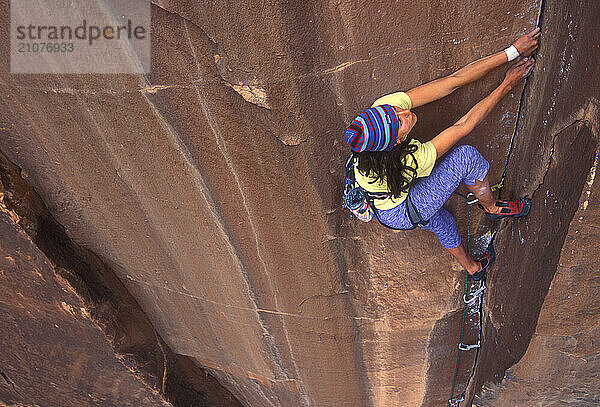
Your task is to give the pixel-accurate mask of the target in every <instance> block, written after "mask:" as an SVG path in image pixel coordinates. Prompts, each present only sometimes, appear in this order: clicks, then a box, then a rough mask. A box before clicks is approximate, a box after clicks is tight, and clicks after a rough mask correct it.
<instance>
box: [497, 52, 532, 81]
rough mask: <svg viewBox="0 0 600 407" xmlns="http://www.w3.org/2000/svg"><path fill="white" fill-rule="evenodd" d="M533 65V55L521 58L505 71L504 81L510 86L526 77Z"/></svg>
mask: <svg viewBox="0 0 600 407" xmlns="http://www.w3.org/2000/svg"><path fill="white" fill-rule="evenodd" d="M534 65H535V59H533V57H528V58H523V59H521V60H520V61H519V62H517V63H516V64H515V65H513V66H512V67H510V69H509V70H508V71H507V72H506V76H505V77H504V82H505V83H506V84H507V85H509V86H510V87H511V88H512V87H513V86H515V85H516V84H517V83H518V82H519V81H520V80H521V79H523V78H526V77H528V76H529V75H530V74H531V72H532V71H533V66H534Z"/></svg>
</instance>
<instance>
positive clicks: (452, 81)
mask: <svg viewBox="0 0 600 407" xmlns="http://www.w3.org/2000/svg"><path fill="white" fill-rule="evenodd" d="M540 35H541V32H540V28H539V27H538V28H536V29H535V30H533V31H531V32H530V33H528V34H525V35H523V36H522V37H521V38H519V39H518V40H516V41H515V42H514V43H513V45H514V46H515V48H516V49H517V51H518V53H519V55H520V56H522V57H528V56H530V55H533V53H534V52H535V51H536V49H537V47H538V39H539V37H540ZM506 62H508V55H507V53H506V52H504V51H498V52H496V53H495V54H492V55H488V56H486V57H483V58H480V59H478V60H477V61H474V62H471V63H470V64H468V65H467V66H464V67H462V68H461V69H459V70H458V71H456V72H454V73H452V74H450V75H448V76H445V77H443V78H440V79H436V80H433V81H431V82H428V83H425V84H423V85H421V86H417V87H416V88H413V89H411V90H409V91H407V92H406V93H407V94H408V96H409V97H410V100H411V101H412V107H413V108H414V107H418V106H422V105H425V104H427V103H429V102H433V101H435V100H438V99H441V98H443V97H444V96H447V95H449V94H451V93H452V92H454V91H455V90H456V89H458V88H460V87H461V86H464V85H466V84H468V83H471V82H473V81H476V80H477V79H479V78H481V77H483V76H485V74H487V73H488V72H490V71H491V70H492V69H494V68H497V67H499V66H500V65H503V64H504V63H506Z"/></svg>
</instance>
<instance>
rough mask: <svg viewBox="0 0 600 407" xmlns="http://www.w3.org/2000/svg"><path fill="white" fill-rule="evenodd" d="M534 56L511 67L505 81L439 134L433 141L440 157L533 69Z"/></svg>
mask: <svg viewBox="0 0 600 407" xmlns="http://www.w3.org/2000/svg"><path fill="white" fill-rule="evenodd" d="M534 63H535V61H534V59H533V58H529V59H523V60H521V61H519V62H518V63H517V64H516V65H514V66H513V67H511V68H510V69H509V70H508V72H506V77H505V78H504V81H502V83H501V84H500V86H498V87H497V88H496V89H494V91H493V92H492V93H490V94H489V95H488V96H487V97H486V98H484V99H483V100H481V101H480V102H479V103H477V104H476V105H475V106H473V107H472V108H471V110H469V111H468V112H467V114H466V115H464V116H463V117H462V118H461V119H460V120H459V121H457V122H456V123H455V124H454V125H453V126H451V127H449V128H447V129H446V130H444V131H443V132H441V133H440V134H438V135H437V136H435V137H434V138H433V139H432V140H431V143H432V144H433V146H434V147H435V150H436V151H437V156H438V158H439V157H441V156H442V155H443V154H445V153H446V152H447V151H448V150H450V149H451V148H452V146H454V145H455V144H456V143H457V142H458V141H459V140H460V139H462V138H463V137H464V136H466V135H467V134H469V133H470V132H471V131H472V130H473V128H475V126H476V125H477V124H479V123H480V122H481V121H482V120H483V119H484V118H485V117H486V116H487V115H488V114H489V112H490V111H491V110H492V108H493V107H494V106H496V105H497V104H498V102H499V101H500V100H501V99H502V98H503V97H504V96H505V95H506V94H507V93H508V92H510V90H511V89H512V88H513V87H514V86H515V85H516V84H517V82H519V80H521V79H522V78H525V77H526V76H527V75H529V74H530V73H531V71H532V70H533V64H534Z"/></svg>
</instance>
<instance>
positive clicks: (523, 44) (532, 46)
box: [513, 27, 542, 57]
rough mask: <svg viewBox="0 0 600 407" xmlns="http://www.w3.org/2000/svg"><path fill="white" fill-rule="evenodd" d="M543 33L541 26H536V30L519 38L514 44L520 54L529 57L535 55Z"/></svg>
mask: <svg viewBox="0 0 600 407" xmlns="http://www.w3.org/2000/svg"><path fill="white" fill-rule="evenodd" d="M541 35H542V32H541V30H540V27H536V28H535V30H533V31H531V32H530V33H529V34H525V35H524V36H522V37H521V38H519V39H518V40H516V41H515V42H514V43H513V45H514V46H515V48H516V49H517V51H519V55H520V56H521V57H528V56H530V55H533V54H534V53H535V51H536V50H537V48H538V39H539V38H540V36H541Z"/></svg>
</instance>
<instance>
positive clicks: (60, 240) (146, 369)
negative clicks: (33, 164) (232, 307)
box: [0, 152, 241, 407]
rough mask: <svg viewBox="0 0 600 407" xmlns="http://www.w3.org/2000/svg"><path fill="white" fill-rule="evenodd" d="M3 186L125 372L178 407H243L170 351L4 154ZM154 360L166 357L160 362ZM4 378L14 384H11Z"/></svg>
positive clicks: (0, 165) (0, 166)
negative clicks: (128, 371)
mask: <svg viewBox="0 0 600 407" xmlns="http://www.w3.org/2000/svg"><path fill="white" fill-rule="evenodd" d="M0 180H1V182H0V198H1V201H0V205H2V206H5V207H6V208H7V209H8V211H9V214H10V213H12V214H14V215H11V218H13V219H14V220H16V221H18V223H19V224H20V225H21V227H22V228H23V230H24V231H25V232H26V233H27V234H28V235H29V236H30V238H31V240H32V241H33V242H34V243H35V244H36V245H37V247H38V248H39V249H40V250H41V251H42V252H43V253H44V254H45V255H46V257H47V258H48V259H49V260H50V261H51V262H52V263H53V265H54V268H55V270H56V273H57V278H58V279H59V280H60V281H62V283H63V284H65V285H66V286H67V287H69V289H72V290H73V292H74V293H75V294H76V295H77V296H78V297H79V298H80V299H81V301H82V302H83V304H85V307H86V310H85V313H86V315H88V316H89V318H90V319H91V320H92V321H93V322H94V323H95V324H96V326H97V327H98V328H99V329H100V330H101V331H102V332H103V334H104V335H105V336H106V338H107V340H108V342H109V343H110V344H111V346H112V347H113V350H114V352H115V354H116V356H117V358H118V359H119V360H120V361H121V363H123V365H125V367H127V368H128V369H129V370H130V371H131V372H132V373H133V374H134V375H135V376H136V377H137V378H138V379H139V380H140V381H142V382H143V383H145V384H146V385H147V386H148V387H150V388H151V389H153V390H154V391H157V392H158V393H160V395H161V396H162V397H163V398H164V399H166V400H168V401H169V402H170V403H171V404H172V405H174V406H176V407H179V406H180V407H183V406H189V405H197V404H199V405H206V406H210V405H214V406H231V407H241V404H239V402H238V401H237V400H236V399H235V398H234V397H233V396H232V395H231V393H229V392H228V391H227V390H226V389H225V388H223V387H222V386H221V385H220V384H219V383H218V381H217V380H216V379H214V378H213V377H212V376H210V375H208V374H207V372H206V371H205V370H204V369H201V368H200V367H199V366H197V365H196V364H194V363H193V362H192V361H191V360H190V358H187V357H185V356H181V355H177V354H175V353H173V352H172V351H171V349H170V348H169V347H168V346H167V345H166V344H165V343H164V341H163V340H162V338H161V337H160V336H159V335H158V333H157V332H156V331H155V329H154V328H153V326H152V324H151V323H150V321H149V319H148V318H147V317H146V315H145V314H144V312H143V311H142V309H141V308H140V306H139V305H138V303H137V302H136V301H135V299H134V298H133V297H132V296H131V295H130V294H129V292H128V291H127V289H126V288H125V286H124V285H123V284H122V283H121V282H120V281H119V279H118V278H117V277H116V275H115V274H114V272H113V271H112V270H111V269H110V268H109V267H108V266H107V265H106V264H104V263H103V262H102V260H101V259H99V258H98V257H97V256H96V255H95V254H94V253H92V252H90V251H89V250H87V249H85V248H83V247H81V246H79V245H78V244H77V243H75V242H74V241H73V240H71V239H70V237H69V236H67V234H66V232H65V230H64V228H63V227H62V226H61V225H60V224H59V223H58V222H56V220H55V219H54V218H53V217H52V215H51V214H50V213H49V211H48V209H47V208H46V206H45V204H44V203H43V201H42V200H41V198H40V197H39V196H38V195H37V193H36V192H35V191H34V190H33V188H32V187H30V186H29V185H28V184H27V182H26V181H25V180H24V179H23V178H22V177H21V170H20V169H19V168H18V167H17V166H16V165H14V164H12V163H11V162H10V161H9V160H8V159H7V158H6V157H5V156H4V154H3V153H2V152H0ZM67 311H68V310H67ZM156 355H162V357H161V358H159V359H160V360H159V359H157V358H156ZM2 376H3V377H4V379H5V380H6V381H7V382H9V384H11V383H12V380H10V378H8V377H7V376H5V375H4V374H2ZM200 377H203V378H204V380H200V379H199V378H200ZM12 385H13V386H14V384H12ZM15 391H16V389H15Z"/></svg>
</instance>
